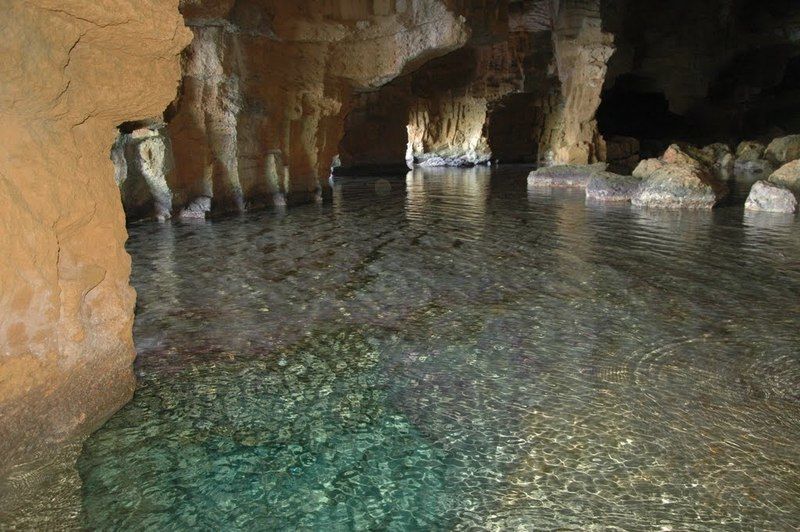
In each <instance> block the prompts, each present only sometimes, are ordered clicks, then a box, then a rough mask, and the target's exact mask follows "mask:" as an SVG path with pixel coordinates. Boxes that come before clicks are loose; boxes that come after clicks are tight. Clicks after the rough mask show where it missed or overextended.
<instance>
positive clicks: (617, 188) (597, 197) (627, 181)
mask: <svg viewBox="0 0 800 532" xmlns="http://www.w3.org/2000/svg"><path fill="white" fill-rule="evenodd" d="M641 183H642V182H641V180H640V179H639V178H636V177H633V176H627V175H619V174H613V173H611V172H597V173H595V174H594V175H592V177H591V179H589V183H588V184H587V185H586V199H587V200H590V201H595V202H599V203H617V202H627V201H631V199H633V195H634V194H635V193H636V191H637V190H638V188H639V186H640V185H641Z"/></svg>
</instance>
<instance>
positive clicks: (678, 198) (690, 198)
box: [631, 163, 727, 209]
mask: <svg viewBox="0 0 800 532" xmlns="http://www.w3.org/2000/svg"><path fill="white" fill-rule="evenodd" d="M726 195H727V186H725V184H723V183H721V182H719V181H717V180H715V179H714V178H713V177H712V176H711V175H710V174H708V173H707V172H704V171H703V169H701V168H699V167H698V166H697V165H691V164H686V163H676V164H665V165H663V166H662V167H661V168H659V169H657V170H656V171H655V172H653V173H652V174H650V176H649V177H647V178H646V179H645V180H644V181H642V184H641V185H640V186H639V187H638V189H637V190H636V192H635V193H634V194H633V197H632V198H631V202H632V203H633V205H636V206H638V207H660V208H665V209H711V208H713V207H714V205H716V204H717V202H719V201H720V200H721V199H723V198H724V197H725V196H726Z"/></svg>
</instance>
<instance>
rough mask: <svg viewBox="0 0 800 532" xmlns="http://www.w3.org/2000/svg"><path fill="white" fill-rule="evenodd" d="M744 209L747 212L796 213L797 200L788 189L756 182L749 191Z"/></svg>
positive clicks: (764, 182)
mask: <svg viewBox="0 0 800 532" xmlns="http://www.w3.org/2000/svg"><path fill="white" fill-rule="evenodd" d="M744 208H745V209H747V210H749V211H768V212H786V213H794V212H797V199H796V198H795V197H794V194H792V191H791V190H789V189H788V188H786V187H784V186H781V185H775V184H773V183H769V182H767V181H758V182H756V184H754V185H753V188H752V189H750V195H749V196H747V202H746V203H745V204H744Z"/></svg>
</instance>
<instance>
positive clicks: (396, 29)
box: [167, 0, 468, 213]
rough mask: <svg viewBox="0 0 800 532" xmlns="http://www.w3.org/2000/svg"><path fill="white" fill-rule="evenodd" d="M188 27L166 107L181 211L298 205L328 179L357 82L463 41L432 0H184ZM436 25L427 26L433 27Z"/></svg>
mask: <svg viewBox="0 0 800 532" xmlns="http://www.w3.org/2000/svg"><path fill="white" fill-rule="evenodd" d="M181 9H182V12H183V14H184V15H185V17H186V23H187V25H188V26H189V27H190V28H191V29H192V32H193V33H194V39H193V41H192V44H191V45H190V47H189V48H188V49H187V51H186V53H185V54H184V58H183V64H184V77H183V83H182V88H181V95H180V98H179V99H178V100H177V101H176V103H175V104H174V106H173V108H172V109H171V111H170V112H168V113H167V115H168V116H167V118H168V120H169V126H168V131H169V134H170V136H171V138H172V141H173V146H174V157H175V171H174V172H173V175H172V176H171V177H169V178H168V179H169V181H170V185H171V188H172V191H173V193H174V197H175V205H176V207H177V208H181V207H183V208H185V207H187V206H189V207H190V208H189V212H190V213H194V212H196V210H197V209H195V208H192V207H193V206H196V205H197V202H198V201H201V202H205V203H208V198H213V201H211V202H210V203H211V204H212V206H213V208H214V209H218V210H230V209H238V210H243V209H245V208H246V207H247V206H249V205H259V204H265V203H266V204H269V203H281V202H284V201H290V202H301V201H308V200H310V199H313V198H314V197H315V196H316V197H318V196H319V195H320V194H321V193H322V192H323V190H324V189H326V188H327V186H328V184H327V177H328V175H329V174H330V167H331V163H332V161H333V159H334V156H335V155H336V154H337V152H338V144H339V140H340V139H341V137H342V135H343V131H344V121H345V117H346V116H347V114H348V112H349V111H350V109H351V108H352V105H353V103H352V100H353V98H352V96H353V93H354V91H355V90H360V91H364V90H370V89H375V88H377V87H379V86H381V85H384V84H385V83H387V82H388V81H390V80H392V79H393V78H395V77H397V76H400V75H401V74H403V73H404V72H406V71H409V70H413V69H414V68H416V67H417V66H418V65H420V64H422V63H424V62H426V61H427V60H429V59H431V58H433V57H436V56H437V55H441V54H446V53H447V52H449V51H451V50H454V49H456V48H458V47H460V46H462V45H463V44H464V43H465V42H466V40H467V37H468V34H467V28H466V25H465V23H464V19H463V18H462V17H460V16H459V15H458V14H457V13H456V12H455V11H454V10H453V9H452V8H451V6H449V5H448V4H447V3H446V2H443V1H440V0H411V1H404V2H392V1H385V0H374V1H348V2H329V1H324V0H303V1H298V2H285V1H282V0H241V1H238V2H235V3H233V2H229V3H228V4H227V5H224V6H221V5H220V3H219V2H214V1H208V2H202V1H194V2H189V1H188V0H184V2H183V3H182V7H181ZM433 28H435V31H432V29H433Z"/></svg>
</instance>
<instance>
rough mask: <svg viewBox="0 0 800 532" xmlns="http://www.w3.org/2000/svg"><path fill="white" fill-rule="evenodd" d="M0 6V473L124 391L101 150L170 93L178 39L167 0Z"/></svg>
mask: <svg viewBox="0 0 800 532" xmlns="http://www.w3.org/2000/svg"><path fill="white" fill-rule="evenodd" d="M2 9H3V17H2V19H0V28H2V31H1V32H2V35H3V44H2V47H3V54H2V55H3V61H2V66H0V77H2V79H3V80H4V81H3V83H2V84H0V117H2V121H3V128H2V133H0V136H2V144H3V150H2V155H0V203H2V205H3V208H2V211H1V212H0V225H1V226H2V227H3V230H2V231H0V249H2V250H3V256H4V257H3V259H4V260H2V261H0V316H1V317H0V345H2V351H0V419H2V434H3V437H2V438H0V457H1V458H0V470H4V469H5V468H7V467H9V466H11V465H13V464H15V463H18V462H21V461H24V460H25V459H27V458H29V457H31V456H33V455H35V454H37V453H39V452H40V451H43V450H45V449H48V448H50V447H51V446H52V445H54V444H55V443H56V442H60V441H63V440H66V439H70V438H73V437H78V436H79V435H81V434H85V433H86V432H87V431H91V430H93V429H95V428H96V427H98V426H99V425H100V424H101V423H102V422H103V421H104V420H105V419H106V418H107V417H108V416H109V415H111V413H113V412H114V411H115V410H116V409H117V408H119V407H120V406H121V405H122V404H124V403H125V402H126V401H127V400H128V399H129V398H130V396H131V393H132V391H133V386H134V381H133V371H132V365H131V364H132V361H133V356H134V350H133V343H132V340H131V324H132V321H133V305H134V292H133V290H132V289H131V288H130V286H129V284H128V278H129V274H130V259H129V257H128V255H127V254H126V253H125V249H124V242H125V239H126V233H125V226H124V217H123V211H122V205H121V203H120V199H119V190H118V189H117V187H116V184H115V182H114V176H115V168H114V165H113V164H112V161H111V158H110V153H109V150H110V148H111V147H112V145H113V144H114V141H115V138H116V135H117V131H116V127H117V126H118V125H120V124H121V123H123V122H125V121H130V120H138V119H144V118H147V117H150V116H158V115H160V114H161V112H162V111H163V110H164V108H165V106H166V105H167V104H168V103H169V102H170V100H172V99H173V98H174V96H175V90H176V87H177V84H178V81H179V79H180V62H179V54H180V51H181V50H182V49H183V48H184V47H185V46H186V45H187V44H188V43H189V37H190V36H189V32H188V31H187V30H186V29H185V28H184V26H183V20H182V18H181V17H180V15H179V13H178V6H177V0H158V1H157V0H136V1H133V0H97V1H95V2H85V1H78V0H60V1H54V0H30V1H25V2H21V1H15V0H6V1H4V2H3V3H2ZM112 153H113V157H114V159H115V161H117V162H118V161H119V155H120V146H119V145H116V146H115V149H114V151H113V152H112ZM122 171H123V170H122V168H121V167H118V171H117V177H118V178H120V177H121V175H122Z"/></svg>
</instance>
